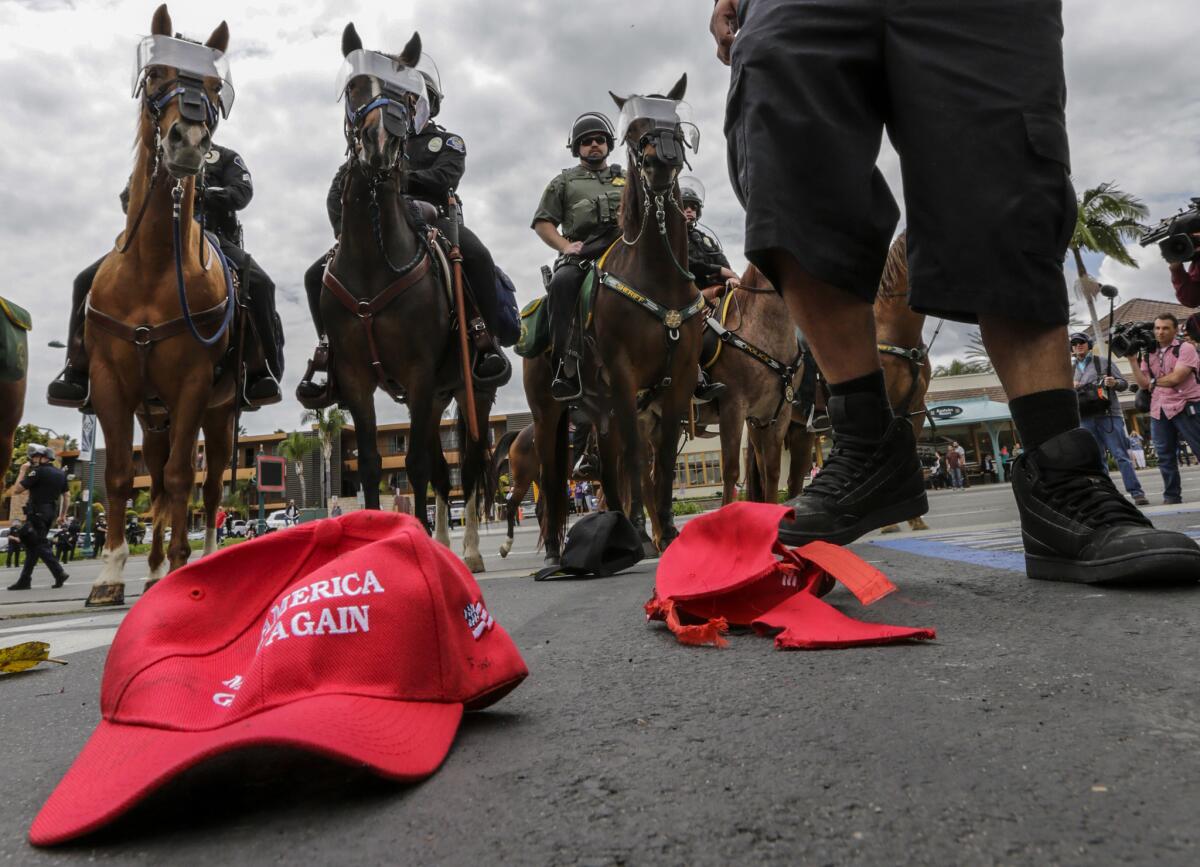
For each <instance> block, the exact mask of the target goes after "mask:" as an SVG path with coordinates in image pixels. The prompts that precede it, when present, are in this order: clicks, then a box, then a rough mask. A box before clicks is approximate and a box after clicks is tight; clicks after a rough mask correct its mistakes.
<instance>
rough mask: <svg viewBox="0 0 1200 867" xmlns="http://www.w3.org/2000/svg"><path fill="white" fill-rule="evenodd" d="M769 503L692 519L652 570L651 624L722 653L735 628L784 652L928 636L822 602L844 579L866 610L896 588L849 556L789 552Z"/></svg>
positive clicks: (820, 546)
mask: <svg viewBox="0 0 1200 867" xmlns="http://www.w3.org/2000/svg"><path fill="white" fill-rule="evenodd" d="M791 514H792V510H791V509H789V508H788V507H787V506H780V505H775V504H772V503H730V504H729V505H727V506H725V507H724V508H722V509H718V510H717V511H716V512H711V513H709V514H707V515H702V516H700V517H699V518H694V519H693V520H691V521H689V522H688V523H687V524H686V525H684V528H683V532H681V533H680V534H679V537H678V538H677V539H676V540H675V541H674V542H672V543H671V545H670V546H669V547H668V548H667V550H666V552H664V554H663V556H662V559H661V560H660V561H659V564H658V572H657V574H656V575H655V580H654V596H653V597H652V598H651V599H650V601H649V602H647V603H646V616H647V618H648V619H650V620H663V621H665V622H666V624H667V628H668V629H670V630H671V632H673V633H674V634H675V637H676V638H677V639H678V640H679V641H680V642H681V643H683V644H712V645H715V646H717V647H723V646H725V645H726V644H727V643H728V642H726V641H725V639H724V638H723V637H722V635H723V634H724V633H725V632H727V631H728V629H729V625H730V624H731V623H732V624H734V625H737V626H753V627H754V629H755V630H756V631H758V632H760V633H773V634H775V646H776V647H778V648H781V649H809V650H815V649H818V648H834V647H854V646H861V645H865V644H888V643H891V642H895V641H903V640H908V639H927V638H934V637H935V633H934V631H933V630H932V629H919V628H910V627H907V626H888V625H886V624H881V623H864V622H862V621H858V620H854V619H853V618H851V617H848V616H846V615H845V614H842V613H841V612H840V611H838V610H837V609H836V608H834V607H833V606H831V605H829V604H827V603H826V602H824V601H822V600H821V599H820V598H819V597H821V596H823V595H825V594H826V593H828V592H829V591H830V590H832V589H833V587H834V584H835V582H841V583H842V584H844V585H845V586H846V588H847V589H848V590H850V592H851V593H853V594H854V595H855V597H857V598H858V600H859V601H860V602H861V603H862V604H864V605H870V604H871V603H873V602H876V601H878V600H879V599H882V598H883V597H884V596H887V595H888V594H889V593H891V592H893V591H894V590H895V589H896V585H895V584H893V583H892V582H891V581H889V580H888V578H887V576H886V575H884V574H883V573H882V572H880V571H879V570H878V569H876V568H875V567H873V566H871V565H870V564H869V563H867V562H865V561H864V560H862V559H861V558H860V557H858V556H857V555H855V554H854V553H853V552H851V551H848V550H847V549H845V548H841V547H839V546H837V545H830V544H828V543H827V542H810V543H809V544H807V545H804V546H802V547H800V548H794V549H793V548H788V547H786V546H784V545H782V544H780V542H779V521H780V520H781V519H782V518H784V517H788V516H790V515H791Z"/></svg>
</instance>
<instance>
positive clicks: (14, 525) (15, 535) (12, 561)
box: [4, 521, 21, 569]
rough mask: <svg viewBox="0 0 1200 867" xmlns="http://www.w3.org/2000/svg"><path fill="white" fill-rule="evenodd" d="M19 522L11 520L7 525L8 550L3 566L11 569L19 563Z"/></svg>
mask: <svg viewBox="0 0 1200 867" xmlns="http://www.w3.org/2000/svg"><path fill="white" fill-rule="evenodd" d="M20 531H21V522H20V521H13V522H11V523H10V524H9V525H8V551H7V553H6V555H5V559H4V568H6V569H12V568H14V567H16V566H20V565H21V536H20Z"/></svg>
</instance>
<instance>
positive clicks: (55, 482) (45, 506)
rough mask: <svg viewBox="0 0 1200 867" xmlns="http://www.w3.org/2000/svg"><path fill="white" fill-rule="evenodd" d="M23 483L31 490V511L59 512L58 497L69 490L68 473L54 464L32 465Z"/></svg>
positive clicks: (41, 512)
mask: <svg viewBox="0 0 1200 867" xmlns="http://www.w3.org/2000/svg"><path fill="white" fill-rule="evenodd" d="M21 485H22V487H24V488H25V490H27V491H29V506H28V508H29V511H30V512H36V513H38V514H41V515H43V516H45V515H47V514H49V513H50V512H51V511H53V512H54V514H57V513H58V498H59V497H60V496H62V494H63V493H64V492H65V491H66V490H67V474H66V473H64V472H63V471H62V470H60V469H59V468H58V467H56V466H53V465H52V464H46V465H44V466H40V467H30V468H29V472H27V473H26V474H25V478H23V479H21ZM51 517H52V516H51Z"/></svg>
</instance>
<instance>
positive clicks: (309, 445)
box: [279, 431, 317, 506]
mask: <svg viewBox="0 0 1200 867" xmlns="http://www.w3.org/2000/svg"><path fill="white" fill-rule="evenodd" d="M316 447H317V441H316V440H314V439H313V438H312V437H307V436H305V435H304V434H303V433H301V432H300V431H292V432H291V433H290V434H288V435H287V436H285V437H284V438H283V442H281V443H280V444H279V454H280V455H282V456H283V457H285V458H287V459H288V460H289V461H292V462H293V463H294V464H295V465H296V476H297V478H299V479H300V505H302V506H303V505H305V504H306V503H307V502H308V497H307V494H306V491H305V489H304V457H305V455H307V454H308V453H309V452H311V451H312V450H313V449H315V448H316Z"/></svg>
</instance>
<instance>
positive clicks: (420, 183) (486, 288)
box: [296, 70, 506, 406]
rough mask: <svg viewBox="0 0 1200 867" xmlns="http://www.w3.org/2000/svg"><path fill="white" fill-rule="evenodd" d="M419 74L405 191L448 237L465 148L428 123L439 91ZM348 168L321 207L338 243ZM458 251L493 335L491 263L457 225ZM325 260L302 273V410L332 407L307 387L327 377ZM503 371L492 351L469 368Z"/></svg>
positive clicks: (326, 388) (318, 387)
mask: <svg viewBox="0 0 1200 867" xmlns="http://www.w3.org/2000/svg"><path fill="white" fill-rule="evenodd" d="M421 75H422V76H423V77H424V78H425V89H426V93H427V95H428V97H429V117H430V121H429V122H428V123H427V124H426V125H425V128H424V129H422V130H421V131H420V132H418V133H416V134H414V135H412V136H410V137H409V139H408V142H407V145H406V147H405V152H406V155H407V173H406V178H405V182H406V185H407V187H406V191H405V192H406V195H408V196H409V197H411V198H413V199H417V200H419V201H422V202H428V203H429V204H430V205H432V206H433V207H434V208H435V209H436V211H437V215H438V216H437V219H436V221H435V223H434V225H436V226H437V227H438V228H439V229H440V230H441V231H442V233H443V234H448V233H449V230H450V217H449V215H448V213H447V203H448V200H449V198H450V196H451V194H453V193H455V191H456V190H457V189H458V184H459V182H460V181H461V180H462V177H463V174H464V173H465V172H466V170H467V146H466V143H465V142H464V141H463V139H462V136H459V135H456V134H454V133H452V132H450V131H448V130H447V129H446V128H445V127H443V126H440V125H439V124H437V123H435V122H434V121H433V118H434V117H437V115H438V112H439V111H441V107H442V99H443V94H442V89H441V87H440V86H439V85H438V83H437V82H436V81H435V80H434V77H433V76H432V75H431V74H430V73H428V72H425V71H423V70H422V71H421ZM351 165H352V160H347V161H346V162H345V163H343V164H342V165H341V167H340V168H338V170H337V174H335V175H334V177H333V182H332V183H331V184H330V185H329V194H328V195H327V196H326V198H325V207H326V210H327V211H328V212H329V222H330V224H331V225H332V226H333V234H334V237H335V238H340V237H341V234H342V188H343V185H344V183H345V178H346V173H347V172H348V171H349V170H350V167H351ZM458 246H459V250H460V251H461V252H462V255H463V276H464V277H465V278H466V282H467V283H468V284H469V286H470V289H471V294H472V296H473V297H474V299H475V303H476V305H477V306H478V307H479V315H480V316H482V317H483V321H484V323H485V324H486V325H487V327H488V330H489V331H490V332H491V334H493V335H495V334H496V333H497V321H498V316H499V302H498V301H497V297H496V292H497V289H496V264H495V262H494V261H493V260H492V254H491V252H489V251H488V249H487V247H485V246H484V245H483V242H482V241H480V240H479V238H478V236H477V235H476V234H475V233H474V232H472V231H471V230H470V229H469V228H467V227H466V226H465V225H462V224H461V223H460V224H459V226H458ZM328 258H329V257H328V255H326V256H322V257H321V258H320V259H318V260H317V261H316V262H314V263H313V264H312V265H311V266H309V268H308V270H307V271H306V272H305V273H304V290H305V293H306V294H307V296H308V309H309V312H310V313H311V314H312V318H313V324H314V325H315V326H316V329H317V338H318V341H319V342H318V345H317V349H316V351H315V352H314V353H313V357H312V359H311V360H310V361H309V365H308V369H307V370H306V371H305V373H304V378H303V379H302V380H301V381H300V384H299V385H298V386H297V388H296V396H297V397H299V398H300V399H301V400H302V401H304V403H305V405H306V406H328V405H330V404H332V403H336V402H337V395H336V393H335V391H334V383H333V381H332V380H331V379H327V380H326V382H325V383H315V382H313V377H314V376H315V375H316V374H317V373H318V372H325V373H326V376H327V377H328V370H329V368H328V364H329V344H328V339H327V338H326V335H325V327H324V324H323V322H322V320H321V291H322V284H321V280H322V276H323V275H324V272H325V263H326V261H327V260H328ZM505 369H506V364H505V362H504V359H503V357H501V356H500V355H499V354H498V353H496V352H492V351H487V352H484V353H483V354H482V355H481V357H480V358H479V359H478V360H477V361H476V363H475V374H476V376H477V377H478V378H480V379H485V380H486V379H488V378H490V377H495V376H497V375H498V374H501V373H503V372H504V370H505Z"/></svg>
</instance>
